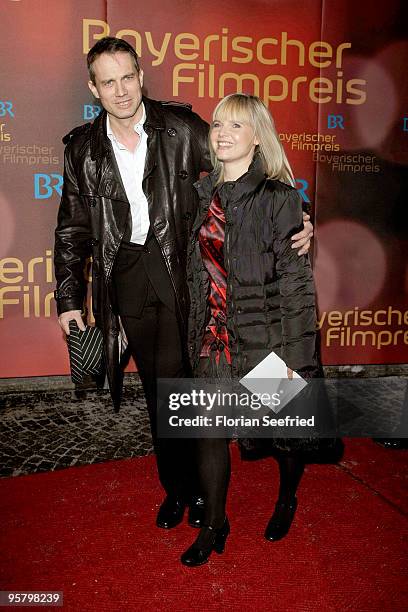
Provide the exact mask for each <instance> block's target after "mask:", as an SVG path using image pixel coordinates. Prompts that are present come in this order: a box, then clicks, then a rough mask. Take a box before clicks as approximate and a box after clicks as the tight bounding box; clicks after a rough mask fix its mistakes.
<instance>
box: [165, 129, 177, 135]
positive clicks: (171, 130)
mask: <svg viewBox="0 0 408 612" xmlns="http://www.w3.org/2000/svg"><path fill="white" fill-rule="evenodd" d="M167 133H168V135H169V136H175V135H176V134H177V131H176V130H175V129H174V128H169V129H168V130H167Z"/></svg>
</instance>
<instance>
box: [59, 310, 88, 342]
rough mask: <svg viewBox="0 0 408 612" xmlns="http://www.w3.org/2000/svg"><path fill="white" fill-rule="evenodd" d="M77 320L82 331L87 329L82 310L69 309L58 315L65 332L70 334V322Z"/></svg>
mask: <svg viewBox="0 0 408 612" xmlns="http://www.w3.org/2000/svg"><path fill="white" fill-rule="evenodd" d="M70 321H76V322H77V325H78V327H79V329H80V330H81V331H85V325H84V322H83V320H82V317H81V311H80V310H68V311H67V312H63V313H62V314H60V316H59V317H58V322H59V324H60V325H61V327H62V329H63V330H64V332H65V333H66V334H67V336H69V322H70Z"/></svg>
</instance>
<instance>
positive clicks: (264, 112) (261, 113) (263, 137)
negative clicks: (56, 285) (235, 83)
mask: <svg viewBox="0 0 408 612" xmlns="http://www.w3.org/2000/svg"><path fill="white" fill-rule="evenodd" d="M212 118H213V121H219V120H221V121H222V120H224V119H230V120H231V119H232V120H234V119H235V120H236V121H247V122H248V123H249V124H250V125H252V126H253V128H254V131H255V137H256V139H257V140H258V141H259V145H257V146H256V148H255V154H256V153H258V155H259V156H260V158H261V160H262V163H263V167H264V171H265V174H266V175H267V177H268V178H271V179H277V180H279V181H283V182H284V183H287V184H288V185H294V184H295V180H294V178H293V173H292V170H291V167H290V165H289V162H288V160H287V157H286V155H285V152H284V150H283V147H282V144H281V142H280V140H279V137H278V134H277V132H276V128H275V123H274V121H273V118H272V115H271V114H270V112H269V110H268V109H267V107H266V106H265V104H264V103H263V102H262V100H261V99H260V98H258V97H257V96H251V95H249V94H243V93H235V94H231V95H229V96H226V97H225V98H223V99H222V100H221V101H220V102H219V103H218V104H217V106H216V107H215V110H214V112H213V117H212ZM210 153H211V161H212V164H213V167H214V171H215V173H216V174H218V180H217V182H222V181H223V180H224V167H223V163H222V162H221V161H219V160H218V159H217V157H216V156H215V154H214V151H213V150H212V147H211V141H210Z"/></svg>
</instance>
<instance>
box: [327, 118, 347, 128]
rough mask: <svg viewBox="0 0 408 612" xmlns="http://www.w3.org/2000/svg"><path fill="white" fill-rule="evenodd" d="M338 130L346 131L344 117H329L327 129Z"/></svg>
mask: <svg viewBox="0 0 408 612" xmlns="http://www.w3.org/2000/svg"><path fill="white" fill-rule="evenodd" d="M336 128H340V129H341V130H344V117H343V115H327V129H329V130H335V129H336Z"/></svg>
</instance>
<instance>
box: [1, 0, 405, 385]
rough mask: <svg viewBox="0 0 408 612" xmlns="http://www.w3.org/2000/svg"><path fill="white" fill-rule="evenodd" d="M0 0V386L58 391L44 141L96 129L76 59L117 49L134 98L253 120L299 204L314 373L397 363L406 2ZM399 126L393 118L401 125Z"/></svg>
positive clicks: (401, 343) (57, 153) (52, 198)
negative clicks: (322, 368) (140, 82)
mask: <svg viewBox="0 0 408 612" xmlns="http://www.w3.org/2000/svg"><path fill="white" fill-rule="evenodd" d="M139 6H140V7H141V8H139V7H138V3H135V2H134V1H132V0H83V1H82V2H76V1H75V0H60V1H59V2H55V1H53V0H30V1H28V0H3V2H2V20H1V24H0V33H1V40H2V47H3V51H2V87H1V100H0V126H1V128H0V165H1V175H2V181H1V185H0V203H1V211H2V214H1V223H0V327H1V347H0V376H2V377H19V376H36V375H52V374H63V373H67V372H68V371H69V367H68V360H67V353H66V346H65V343H64V340H63V337H62V333H61V332H60V330H59V327H58V325H57V323H56V314H55V306H54V303H53V300H52V299H51V293H52V291H53V289H54V278H53V270H52V248H53V231H54V227H55V221H56V213H57V208H58V202H59V190H60V180H61V179H60V175H61V174H62V157H63V146H62V143H61V137H62V136H63V135H64V134H65V133H67V132H68V131H69V130H70V129H71V128H72V127H74V126H75V125H79V124H81V123H84V122H85V121H87V120H90V119H91V118H92V116H93V113H94V112H96V109H95V101H94V100H92V99H91V96H90V93H89V91H88V88H87V85H86V82H87V73H86V70H85V54H86V52H87V51H88V49H89V47H90V46H92V44H93V43H94V42H96V40H97V39H98V37H100V36H102V35H105V34H108V33H109V34H110V35H118V36H120V37H125V38H126V39H127V40H128V41H129V42H131V43H132V44H134V45H135V46H136V49H137V50H138V52H139V55H140V56H141V64H142V66H143V68H144V71H145V82H146V84H147V86H146V88H145V93H146V94H147V95H149V96H150V97H152V98H157V99H167V100H169V99H180V100H184V101H189V102H191V103H192V104H193V107H194V109H195V110H196V111H197V112H199V113H200V114H201V115H202V116H203V117H204V118H206V119H209V118H210V115H211V111H212V109H213V107H214V106H215V104H216V102H217V100H218V99H219V98H220V97H222V96H223V95H226V94H228V93H231V92H233V91H236V90H241V91H246V92H250V93H253V92H255V93H257V94H258V95H260V96H261V97H262V98H264V99H265V101H266V102H267V103H268V104H269V107H270V109H271V111H272V113H273V115H274V117H275V120H276V124H277V128H278V132H279V133H280V136H281V139H282V141H283V142H284V145H285V149H286V152H287V154H288V157H289V159H290V161H291V164H292V167H293V168H294V171H295V176H296V177H297V179H298V187H299V189H300V190H301V193H302V196H303V197H304V199H306V200H309V201H310V202H312V203H313V204H314V212H315V227H316V239H315V257H314V265H315V278H316V286H317V293H318V302H319V317H320V322H321V326H322V350H323V360H324V363H326V364H344V363H400V362H406V361H407V356H408V331H407V330H408V325H407V324H408V306H407V300H406V296H407V292H408V268H407V261H406V253H407V226H408V213H407V205H406V193H407V183H408V181H407V161H408V156H407V146H406V142H407V137H408V112H407V98H408V96H407V79H406V75H405V69H406V66H407V63H408V43H407V41H406V40H404V39H405V32H404V27H405V25H404V24H406V20H407V9H406V8H405V3H403V2H402V1H401V2H398V1H396V0H389V1H388V2H382V1H381V2H380V1H369V0H362V1H361V2H358V3H357V2H354V1H351V0H328V1H322V0H268V1H255V2H251V3H250V5H248V3H247V2H244V1H243V0H234V2H232V1H231V0H227V1H224V2H222V3H221V2H216V1H215V0H208V1H207V3H206V4H205V9H204V5H203V4H202V3H201V2H199V1H198V0H188V1H187V0H174V1H173V2H172V3H171V4H168V3H166V2H164V1H163V0H150V2H149V3H145V4H143V5H142V4H140V5H139ZM404 111H405V114H404Z"/></svg>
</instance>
